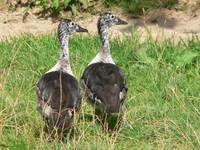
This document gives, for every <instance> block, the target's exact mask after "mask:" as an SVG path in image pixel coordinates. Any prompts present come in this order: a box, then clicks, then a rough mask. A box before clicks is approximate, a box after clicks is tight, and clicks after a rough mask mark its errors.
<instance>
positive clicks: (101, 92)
mask: <svg viewBox="0 0 200 150" xmlns="http://www.w3.org/2000/svg"><path fill="white" fill-rule="evenodd" d="M120 24H127V22H125V21H124V20H122V19H120V18H119V17H117V16H114V15H113V14H112V13H110V12H106V13H102V14H101V15H100V17H99V19H98V22H97V28H98V33H99V36H100V39H101V49H100V51H99V53H98V54H97V55H96V56H95V58H94V59H93V60H92V61H91V62H90V63H89V65H88V67H87V68H86V69H85V71H84V73H83V75H82V78H81V81H82V84H83V91H84V93H85V95H86V97H87V98H88V100H89V102H90V103H92V104H95V111H96V112H98V114H97V115H98V116H100V117H101V116H103V118H102V117H101V118H102V119H103V120H104V121H105V120H106V119H105V118H112V119H111V121H108V123H109V124H110V122H113V119H114V120H116V121H117V120H120V119H121V116H122V115H121V114H123V103H124V100H125V97H126V92H127V87H126V84H125V80H124V74H123V71H122V70H121V69H120V68H119V67H118V66H117V65H115V63H114V61H113V59H112V56H111V54H110V44H109V28H110V27H111V26H113V25H120ZM99 114H100V115H99ZM104 116H106V117H104ZM118 117H119V118H120V119H116V118H118ZM104 121H103V122H104ZM116 121H114V122H115V124H117V122H116ZM111 124H113V123H111ZM109 126H110V125H109ZM111 126H112V127H114V126H115V125H114V126H113V125H111Z"/></svg>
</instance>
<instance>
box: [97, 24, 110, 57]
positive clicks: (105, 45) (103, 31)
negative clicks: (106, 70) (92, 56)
mask: <svg viewBox="0 0 200 150" xmlns="http://www.w3.org/2000/svg"><path fill="white" fill-rule="evenodd" d="M99 34H100V38H101V52H103V53H106V54H110V43H109V28H108V27H104V26H102V27H101V28H100V30H99Z"/></svg>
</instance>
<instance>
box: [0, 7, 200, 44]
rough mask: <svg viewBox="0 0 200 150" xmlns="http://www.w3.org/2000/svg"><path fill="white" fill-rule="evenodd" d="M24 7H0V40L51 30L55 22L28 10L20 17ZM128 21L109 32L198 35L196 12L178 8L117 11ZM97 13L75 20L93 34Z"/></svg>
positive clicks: (199, 16)
mask: <svg viewBox="0 0 200 150" xmlns="http://www.w3.org/2000/svg"><path fill="white" fill-rule="evenodd" d="M25 12H26V11H25V10H20V11H17V12H8V11H5V10H0V40H5V39H9V38H10V37H13V36H17V35H21V34H22V33H32V34H34V35H37V34H45V33H49V32H54V31H55V30H56V28H57V25H58V22H56V23H53V22H52V20H51V19H50V18H48V19H44V18H39V17H38V16H37V15H35V12H30V11H29V15H28V16H27V17H26V19H24V20H23V17H24V14H25ZM117 15H119V16H121V18H123V19H125V20H127V21H128V25H125V26H115V27H113V28H111V35H112V36H114V37H116V36H121V35H124V34H126V35H130V34H131V33H132V31H135V30H137V31H138V33H139V36H140V37H141V39H145V38H146V37H149V36H151V37H152V38H154V39H156V40H159V41H162V40H164V39H166V38H174V39H175V40H176V41H178V40H179V39H180V38H182V39H188V38H191V37H192V36H193V35H197V36H198V37H199V36H200V11H199V10H197V11H195V12H193V13H190V14H187V13H185V12H182V11H176V10H168V9H159V10H156V11H154V12H151V13H149V14H148V15H145V16H132V15H129V14H125V13H117ZM97 18H98V16H90V17H85V19H78V22H79V23H80V24H81V25H82V26H84V27H86V28H87V29H88V30H89V31H90V33H97V29H96V22H97Z"/></svg>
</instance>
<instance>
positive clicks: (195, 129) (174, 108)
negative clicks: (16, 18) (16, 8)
mask: <svg viewBox="0 0 200 150" xmlns="http://www.w3.org/2000/svg"><path fill="white" fill-rule="evenodd" d="M70 42H71V43H70V57H71V62H72V68H73V71H74V74H75V76H76V77H77V79H79V78H80V75H81V73H82V72H83V70H84V68H85V67H86V66H87V64H88V63H89V61H90V60H91V59H92V58H93V57H94V56H95V54H96V53H97V51H98V49H99V44H100V41H99V38H98V37H92V36H73V38H72V39H71V41H70ZM111 49H112V54H113V57H114V60H115V62H116V63H117V64H119V65H120V66H121V67H122V68H123V69H124V71H125V73H126V75H127V83H128V88H129V90H128V97H127V99H126V102H125V105H126V112H125V116H126V118H127V119H128V121H129V124H130V125H131V126H128V125H124V126H123V127H122V128H120V130H119V131H117V132H116V133H115V136H114V135H113V134H111V135H110V134H109V133H106V132H104V131H103V130H102V128H101V125H100V124H98V123H97V122H95V119H94V117H92V119H91V120H90V119H88V118H87V117H86V115H91V116H92V115H93V109H92V108H91V107H90V106H89V105H88V104H87V103H86V102H85V100H84V103H83V107H82V108H83V109H82V112H81V114H80V117H79V121H77V123H76V125H75V132H74V133H73V135H72V136H71V137H69V136H66V139H65V140H64V141H59V140H58V139H57V138H55V139H53V138H51V136H50V135H49V134H46V133H45V132H44V131H43V127H44V124H43V121H42V118H41V116H40V115H39V114H38V113H37V112H36V109H35V105H36V101H35V99H36V94H35V84H36V82H37V80H38V79H39V78H40V77H41V75H42V74H44V73H45V72H46V71H47V70H48V69H50V68H51V67H52V66H53V65H54V64H55V63H56V59H57V58H58V54H59V45H58V43H57V39H56V38H55V35H46V36H40V37H34V36H32V35H25V36H23V37H19V38H15V39H13V40H12V41H10V42H9V41H4V42H0V53H1V55H0V72H1V73H0V93H1V94H0V147H1V148H5V149H6V148H7V149H61V148H63V149H69V148H73V149H76V148H77V149H130V148H131V149H181V150H183V149H186V150H189V149H200V126H199V125H200V99H199V97H200V41H199V40H197V41H196V42H195V40H191V41H188V42H183V41H182V42H180V43H178V44H176V45H175V44H174V43H173V41H165V42H164V43H158V42H155V41H152V40H150V39H149V40H146V41H145V42H142V43H141V42H140V39H139V38H138V36H137V34H136V33H134V34H133V35H132V37H131V38H130V37H127V38H124V39H122V40H116V39H113V40H112V41H111Z"/></svg>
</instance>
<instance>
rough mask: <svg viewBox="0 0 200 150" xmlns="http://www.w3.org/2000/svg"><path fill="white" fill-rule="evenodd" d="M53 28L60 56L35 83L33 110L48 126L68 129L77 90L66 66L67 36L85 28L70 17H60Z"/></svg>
mask: <svg viewBox="0 0 200 150" xmlns="http://www.w3.org/2000/svg"><path fill="white" fill-rule="evenodd" d="M57 31H58V40H59V43H60V47H61V48H60V57H59V59H58V60H57V63H56V64H55V65H54V66H53V67H52V68H51V69H50V70H49V71H47V72H46V73H45V74H44V75H42V77H41V78H40V79H39V81H38V82H37V85H36V87H37V88H36V95H37V102H36V105H37V106H36V109H37V111H38V112H39V113H40V114H41V115H42V117H43V118H44V120H45V121H47V123H48V125H50V126H52V127H55V128H57V129H70V128H71V127H72V122H73V118H74V114H75V113H76V112H79V110H80V108H81V92H80V86H79V82H78V81H77V79H76V78H75V76H74V75H73V72H72V69H71V66H70V59H69V37H70V35H71V34H72V33H74V32H88V30H87V29H85V28H83V27H81V26H80V25H78V24H77V23H76V22H74V21H72V20H70V19H62V20H61V21H60V23H59V25H58V30H57Z"/></svg>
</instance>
